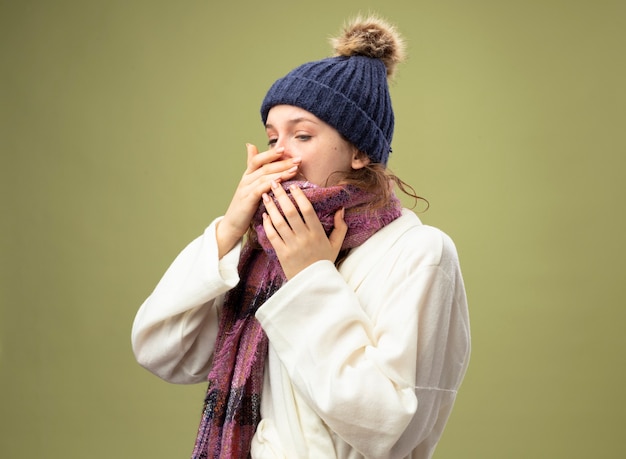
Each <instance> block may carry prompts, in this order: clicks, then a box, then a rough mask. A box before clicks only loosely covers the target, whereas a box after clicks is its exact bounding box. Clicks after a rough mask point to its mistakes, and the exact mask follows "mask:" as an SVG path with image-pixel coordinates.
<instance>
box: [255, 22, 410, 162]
mask: <svg viewBox="0 0 626 459" xmlns="http://www.w3.org/2000/svg"><path fill="white" fill-rule="evenodd" d="M332 43H333V45H334V48H335V52H336V56H334V57H330V58H326V59H322V60H319V61H314V62H309V63H306V64H304V65H301V66H300V67H297V68H295V69H294V70H292V71H291V72H289V73H288V74H287V75H286V76H285V77H283V78H281V79H279V80H277V81H276V82H275V83H274V84H273V85H272V87H271V88H270V90H269V91H268V93H267V95H266V96H265V99H264V100H263V103H262V105H261V118H262V120H263V123H264V124H265V123H266V122H267V116H268V113H269V111H270V109H271V108H272V107H273V106H275V105H282V104H285V105H294V106H296V107H300V108H302V109H304V110H307V111H308V112H311V113H313V114H314V115H315V116H317V117H318V118H320V119H321V120H323V121H324V122H326V123H328V124H329V125H331V126H332V127H334V128H335V129H337V131H339V132H340V133H341V134H342V135H343V136H344V137H345V138H347V139H348V140H349V141H350V142H351V143H352V144H354V145H355V146H356V147H357V148H358V149H359V150H360V151H362V152H363V153H365V154H367V156H368V157H369V158H370V159H371V160H372V161H373V162H375V163H381V164H387V160H388V158H389V153H390V151H391V139H392V137H393V128H394V114H393V108H392V106H391V97H390V95H389V85H388V82H387V78H388V77H391V76H393V74H394V72H395V68H396V65H397V64H398V63H399V62H401V61H402V60H403V59H404V42H403V41H402V38H401V37H400V35H399V34H398V33H397V32H396V30H395V28H394V27H393V26H391V25H390V24H388V23H387V22H385V21H383V20H382V19H379V18H377V17H373V16H370V17H367V18H360V17H358V18H356V19H355V20H353V21H351V22H350V23H348V24H347V25H346V26H345V28H344V30H343V33H342V35H341V36H339V37H337V38H335V39H333V40H332Z"/></svg>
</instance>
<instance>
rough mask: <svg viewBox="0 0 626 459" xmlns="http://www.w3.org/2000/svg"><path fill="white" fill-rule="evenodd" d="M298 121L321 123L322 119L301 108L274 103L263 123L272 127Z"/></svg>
mask: <svg viewBox="0 0 626 459" xmlns="http://www.w3.org/2000/svg"><path fill="white" fill-rule="evenodd" d="M299 122H311V123H316V124H323V121H322V120H320V119H319V118H318V117H317V116H315V115H314V114H313V113H311V112H308V111H306V110H304V109H303V108H300V107H295V106H293V105H275V106H274V107H272V108H271V109H270V111H269V113H268V115H267V122H266V124H265V125H266V127H272V126H274V125H276V124H282V123H299Z"/></svg>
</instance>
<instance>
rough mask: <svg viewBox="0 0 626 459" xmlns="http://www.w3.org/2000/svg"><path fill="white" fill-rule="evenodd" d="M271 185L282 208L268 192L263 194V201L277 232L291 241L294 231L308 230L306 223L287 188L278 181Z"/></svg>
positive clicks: (284, 238) (285, 239) (282, 237)
mask: <svg viewBox="0 0 626 459" xmlns="http://www.w3.org/2000/svg"><path fill="white" fill-rule="evenodd" d="M271 187H272V191H273V193H274V197H275V198H276V200H277V201H278V206H280V209H279V207H278V206H277V205H276V203H275V202H274V201H273V200H272V199H271V198H270V197H269V196H268V195H267V193H264V194H263V196H262V197H263V203H264V204H265V209H266V210H267V214H268V216H269V219H270V221H271V223H272V225H273V226H274V228H275V229H276V232H277V234H278V235H279V236H280V237H281V239H283V240H284V241H289V240H291V239H292V238H293V236H294V233H299V232H303V231H306V230H307V228H306V224H305V222H304V221H303V219H302V217H301V216H300V212H299V211H298V208H297V207H296V206H295V205H294V204H293V203H292V202H291V199H289V196H288V195H287V193H286V192H285V190H284V189H283V188H282V187H281V186H280V185H279V184H278V183H277V182H276V181H272V185H271ZM305 199H306V197H305ZM307 202H308V200H307ZM309 205H310V203H309ZM281 210H282V213H281Z"/></svg>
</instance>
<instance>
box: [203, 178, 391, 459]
mask: <svg viewBox="0 0 626 459" xmlns="http://www.w3.org/2000/svg"><path fill="white" fill-rule="evenodd" d="M291 183H294V182H288V183H285V184H283V187H284V188H285V190H288V187H289V185H290V184H291ZM297 183H298V186H299V187H300V188H301V189H302V190H303V191H304V194H305V195H306V196H307V198H308V199H309V200H310V201H311V203H312V204H313V207H314V209H315V210H316V212H317V216H318V217H319V219H320V221H321V222H322V225H323V226H324V229H325V230H326V233H327V234H330V231H331V230H332V229H333V226H334V215H335V212H337V211H338V210H339V209H341V208H345V210H346V211H345V216H344V219H345V221H346V223H347V224H348V233H347V235H346V237H345V239H344V241H343V245H342V247H341V249H342V251H346V250H349V249H351V248H354V247H357V246H359V245H361V244H362V243H363V242H365V241H366V240H367V239H368V238H369V237H370V236H371V235H373V234H374V233H375V232H376V231H378V230H379V229H381V228H382V227H383V226H385V225H387V224H388V223H390V222H392V221H393V220H395V219H396V218H398V217H399V216H400V214H401V212H402V206H401V205H400V201H398V199H397V198H396V197H395V196H394V197H393V199H392V200H391V202H390V203H389V204H388V205H387V206H386V207H383V208H381V209H374V210H371V209H368V206H367V204H368V203H369V202H371V201H372V195H371V194H370V193H367V192H364V191H362V190H360V189H359V188H357V187H355V186H352V185H345V186H343V185H339V186H333V187H327V188H322V187H318V186H316V185H313V184H311V183H309V182H297ZM292 199H293V198H292ZM279 208H280V207H279ZM264 212H265V206H264V205H263V204H262V203H261V206H260V207H259V209H258V210H257V212H256V214H255V216H254V219H253V221H252V224H253V227H254V229H255V232H253V233H252V237H251V238H250V241H248V243H247V244H246V245H245V247H244V249H243V250H242V254H241V258H240V260H239V277H240V279H241V280H240V282H239V283H238V284H237V286H236V287H235V288H234V289H232V290H231V291H230V292H229V293H228V294H227V296H226V298H225V300H224V306H223V308H222V311H221V316H220V323H219V332H218V337H217V341H216V344H215V352H214V356H213V363H212V367H211V371H210V372H209V376H208V380H209V387H208V389H207V395H206V398H205V400H204V409H203V412H202V419H201V421H200V427H199V428H198V436H197V438H196V444H195V447H194V450H193V455H192V459H209V458H210V459H235V458H246V457H249V455H250V445H251V442H252V437H253V436H254V432H255V430H256V426H257V424H258V423H259V421H260V420H261V414H260V407H261V393H262V390H263V371H264V369H265V358H266V356H267V343H268V340H267V336H266V335H265V332H264V331H263V329H262V328H261V325H260V324H259V322H258V321H257V320H256V318H255V316H254V314H255V312H256V310H257V309H258V308H259V307H260V306H261V305H262V304H263V303H265V301H267V299H268V298H269V297H271V296H272V295H273V294H274V293H275V292H276V291H277V290H278V289H279V288H280V287H281V286H282V284H283V283H284V282H285V275H284V273H283V270H282V268H281V266H280V263H279V261H278V258H277V257H276V253H275V251H274V249H273V247H272V246H271V244H270V243H269V241H268V240H267V236H266V234H265V230H264V229H263V220H262V215H263V213H264Z"/></svg>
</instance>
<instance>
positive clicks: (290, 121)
mask: <svg viewBox="0 0 626 459" xmlns="http://www.w3.org/2000/svg"><path fill="white" fill-rule="evenodd" d="M265 130H266V132H267V137H268V139H269V142H268V144H269V146H270V148H281V147H282V148H284V149H285V151H284V154H283V156H284V157H290V158H293V157H300V158H301V159H302V162H301V164H300V170H299V174H298V176H297V177H296V178H297V179H302V180H308V181H309V182H311V183H314V184H315V185H319V186H330V185H335V184H337V181H338V180H339V176H340V174H333V173H334V172H349V171H350V170H351V169H360V168H361V167H363V166H365V165H366V164H367V163H368V162H369V159H367V157H365V159H364V158H362V157H361V156H362V155H358V151H357V149H356V148H355V147H354V146H353V145H352V144H351V143H350V142H348V141H347V140H345V139H344V138H343V137H342V136H341V134H339V132H338V131H337V130H336V129H335V128H333V127H332V126H330V125H329V124H326V123H325V122H324V121H322V120H320V119H319V118H317V117H316V116H315V115H313V114H312V113H310V112H307V111H306V110H304V109H301V108H299V107H294V106H292V105H276V106H274V107H272V108H271V109H270V111H269V113H268V116H267V122H266V124H265Z"/></svg>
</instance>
